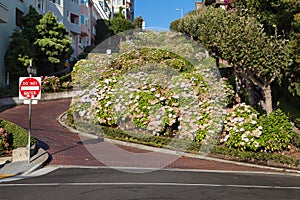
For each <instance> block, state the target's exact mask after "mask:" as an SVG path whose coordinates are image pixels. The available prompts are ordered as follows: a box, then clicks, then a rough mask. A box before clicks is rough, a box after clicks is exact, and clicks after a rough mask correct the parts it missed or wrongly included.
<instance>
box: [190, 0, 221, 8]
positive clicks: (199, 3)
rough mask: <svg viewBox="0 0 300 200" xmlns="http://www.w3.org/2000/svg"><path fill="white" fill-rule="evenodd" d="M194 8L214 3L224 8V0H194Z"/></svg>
mask: <svg viewBox="0 0 300 200" xmlns="http://www.w3.org/2000/svg"><path fill="white" fill-rule="evenodd" d="M195 4H196V5H195V6H196V9H204V8H205V7H206V6H210V5H213V4H214V5H215V6H216V7H222V8H224V0H202V1H195Z"/></svg>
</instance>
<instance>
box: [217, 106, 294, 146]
mask: <svg viewBox="0 0 300 200" xmlns="http://www.w3.org/2000/svg"><path fill="white" fill-rule="evenodd" d="M292 132H293V131H292V126H291V124H290V122H289V120H288V118H287V116H286V115H285V114H284V113H283V112H282V111H281V110H277V111H275V112H273V113H271V114H270V116H266V115H260V114H259V113H258V112H257V111H256V110H255V109H253V108H252V107H251V106H249V105H246V104H245V103H242V104H238V105H235V106H234V107H233V110H232V111H231V112H229V113H228V114H227V117H226V120H225V127H224V135H223V136H222V137H221V140H220V142H221V143H225V145H226V146H227V147H229V148H236V149H240V150H244V151H261V152H274V151H283V150H285V149H288V147H289V144H290V143H291V139H292Z"/></svg>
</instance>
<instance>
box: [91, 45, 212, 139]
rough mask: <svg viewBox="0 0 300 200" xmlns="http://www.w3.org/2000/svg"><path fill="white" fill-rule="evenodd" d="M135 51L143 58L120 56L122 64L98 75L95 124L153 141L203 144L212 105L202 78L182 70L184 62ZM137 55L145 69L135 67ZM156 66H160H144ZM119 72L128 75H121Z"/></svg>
mask: <svg viewBox="0 0 300 200" xmlns="http://www.w3.org/2000/svg"><path fill="white" fill-rule="evenodd" d="M140 51H141V52H142V53H140V52H138V51H137V50H135V51H132V52H129V53H127V54H122V55H121V56H120V57H121V59H118V60H117V61H116V62H113V67H111V68H107V70H105V71H104V72H103V74H104V76H105V78H104V79H102V80H101V81H100V82H99V87H98V88H99V89H98V91H97V93H96V98H97V100H96V102H97V103H96V104H97V105H96V108H95V109H96V113H97V114H96V118H97V120H98V122H99V123H100V124H102V125H109V126H119V127H121V128H123V129H126V130H135V129H137V130H139V131H144V132H145V133H150V134H153V135H166V136H169V137H174V136H178V137H188V138H191V139H193V140H194V139H195V140H197V141H202V140H203V139H204V138H205V136H206V133H207V129H209V128H210V124H212V122H209V120H211V118H212V116H211V115H210V113H209V109H210V107H211V106H212V104H211V103H210V99H209V94H208V88H207V83H206V82H205V81H204V78H203V77H202V75H201V73H200V72H199V71H197V70H189V69H190V68H191V67H189V68H187V67H186V66H191V65H189V64H188V63H187V61H186V60H183V59H182V58H178V57H177V60H176V59H174V57H175V56H174V55H173V56H172V54H171V53H170V52H167V51H162V50H155V49H153V50H152V51H150V50H149V49H141V50H140ZM144 52H151V54H150V55H149V54H143V53H144ZM137 55H138V56H139V57H138V59H139V60H140V63H142V62H143V61H147V63H145V64H144V65H142V66H139V65H137V64H136V63H135V60H136V59H137V58H136V56H137ZM166 57H167V58H168V59H166ZM175 58H176V57H175ZM159 60H161V63H162V64H148V63H152V62H153V61H155V62H156V63H157V62H158V61H159ZM166 60H167V61H166ZM185 62H186V63H187V64H185V65H181V66H182V67H181V68H178V66H179V65H178V64H177V63H185ZM116 63H118V64H116ZM120 63H122V64H120ZM165 63H168V65H167V66H168V67H166V66H165ZM173 63H175V64H173ZM135 65H137V68H136V70H135V68H134V66H135ZM170 66H171V67H172V66H174V69H171V68H170ZM124 68H125V69H129V68H130V70H129V71H128V72H126V70H124ZM182 71H184V72H182ZM179 72H182V73H179ZM122 74H123V75H122Z"/></svg>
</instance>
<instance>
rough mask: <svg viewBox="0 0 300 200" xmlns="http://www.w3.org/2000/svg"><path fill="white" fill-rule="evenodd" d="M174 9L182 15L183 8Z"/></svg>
mask: <svg viewBox="0 0 300 200" xmlns="http://www.w3.org/2000/svg"><path fill="white" fill-rule="evenodd" d="M176 11H180V18H182V17H183V9H182V8H176Z"/></svg>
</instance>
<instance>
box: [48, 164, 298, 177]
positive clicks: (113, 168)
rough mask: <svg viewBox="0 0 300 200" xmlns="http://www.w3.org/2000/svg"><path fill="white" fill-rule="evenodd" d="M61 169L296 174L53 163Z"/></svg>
mask: <svg viewBox="0 0 300 200" xmlns="http://www.w3.org/2000/svg"><path fill="white" fill-rule="evenodd" d="M53 167H57V168H61V169H111V170H115V169H116V170H131V171H134V170H137V171H145V170H146V171H171V172H198V173H223V174H263V175H278V176H297V177H300V174H296V173H283V172H264V171H233V170H208V169H180V168H151V167H149V168H146V167H118V166H81V165H53Z"/></svg>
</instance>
